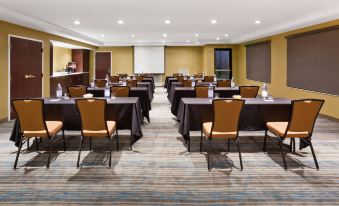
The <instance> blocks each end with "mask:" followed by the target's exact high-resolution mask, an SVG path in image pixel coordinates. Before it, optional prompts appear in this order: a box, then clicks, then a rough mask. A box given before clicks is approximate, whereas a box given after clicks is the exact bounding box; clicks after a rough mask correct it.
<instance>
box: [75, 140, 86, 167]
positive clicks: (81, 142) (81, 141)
mask: <svg viewBox="0 0 339 206" xmlns="http://www.w3.org/2000/svg"><path fill="white" fill-rule="evenodd" d="M84 139H85V138H84V137H83V136H81V138H80V146H79V153H78V162H77V168H79V163H80V154H81V147H82V144H83V142H84Z"/></svg>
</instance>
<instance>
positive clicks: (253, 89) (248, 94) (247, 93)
mask: <svg viewBox="0 0 339 206" xmlns="http://www.w3.org/2000/svg"><path fill="white" fill-rule="evenodd" d="M239 90H240V95H241V97H242V98H256V97H257V94H258V90H259V87H258V86H240V87H239Z"/></svg>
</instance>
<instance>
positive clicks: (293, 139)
mask: <svg viewBox="0 0 339 206" xmlns="http://www.w3.org/2000/svg"><path fill="white" fill-rule="evenodd" d="M292 141H293V152H295V138H292Z"/></svg>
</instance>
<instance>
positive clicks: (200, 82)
mask: <svg viewBox="0 0 339 206" xmlns="http://www.w3.org/2000/svg"><path fill="white" fill-rule="evenodd" d="M171 84H172V86H171V90H170V91H168V93H167V98H168V99H169V100H170V102H171V101H172V98H173V93H174V89H175V88H177V87H183V85H182V82H172V83H171ZM195 85H196V86H209V85H213V86H216V85H217V83H216V82H202V81H198V82H196V84H195Z"/></svg>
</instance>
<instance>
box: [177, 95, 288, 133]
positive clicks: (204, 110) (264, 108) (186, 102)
mask: <svg viewBox="0 0 339 206" xmlns="http://www.w3.org/2000/svg"><path fill="white" fill-rule="evenodd" d="M244 100H246V102H245V105H244V107H243V109H242V112H241V114H240V120H239V121H240V125H239V127H240V130H245V131H260V130H265V128H266V122H280V121H289V118H290V112H291V100H289V99H275V100H274V101H266V100H263V99H262V98H244ZM212 118H213V109H212V99H210V98H182V99H181V102H180V105H179V110H178V116H177V119H178V120H179V121H180V123H179V133H180V134H181V135H182V136H183V137H184V138H185V139H186V140H189V139H190V132H191V131H201V127H202V124H203V123H204V122H212Z"/></svg>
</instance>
